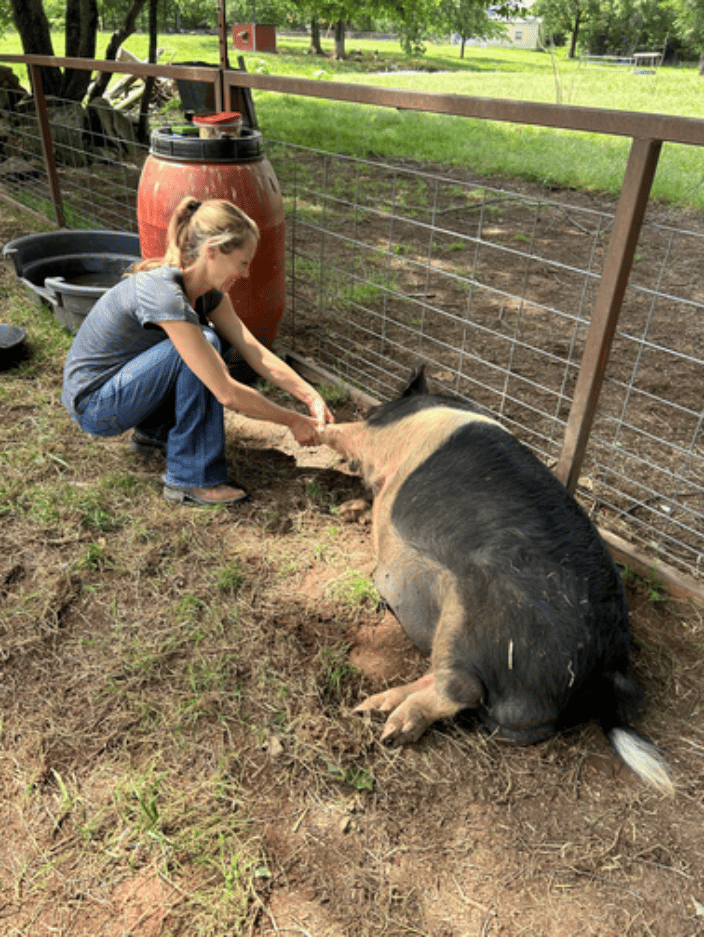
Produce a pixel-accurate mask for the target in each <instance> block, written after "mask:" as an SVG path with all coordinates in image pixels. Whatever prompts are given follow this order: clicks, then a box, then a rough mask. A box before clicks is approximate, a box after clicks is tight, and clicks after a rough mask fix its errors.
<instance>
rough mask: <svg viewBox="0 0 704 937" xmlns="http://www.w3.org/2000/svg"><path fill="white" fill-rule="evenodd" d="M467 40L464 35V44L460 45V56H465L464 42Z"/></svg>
mask: <svg viewBox="0 0 704 937" xmlns="http://www.w3.org/2000/svg"><path fill="white" fill-rule="evenodd" d="M466 41H467V40H466V39H465V38H464V36H462V45H461V46H460V58H461V59H463V58H464V44H465V42H466Z"/></svg>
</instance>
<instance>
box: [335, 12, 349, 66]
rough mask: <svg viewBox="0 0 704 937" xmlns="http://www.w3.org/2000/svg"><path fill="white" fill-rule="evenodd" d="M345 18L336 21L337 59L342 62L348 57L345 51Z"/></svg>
mask: <svg viewBox="0 0 704 937" xmlns="http://www.w3.org/2000/svg"><path fill="white" fill-rule="evenodd" d="M346 25H347V24H346V22H345V20H337V22H336V23H335V56H334V58H335V60H336V61H337V62H341V61H342V60H343V59H345V58H347V55H346V53H345V26H346Z"/></svg>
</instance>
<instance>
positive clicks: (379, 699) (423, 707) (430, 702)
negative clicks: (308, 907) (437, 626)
mask: <svg viewBox="0 0 704 937" xmlns="http://www.w3.org/2000/svg"><path fill="white" fill-rule="evenodd" d="M443 682H444V681H438V680H436V677H435V674H434V673H433V671H430V672H429V673H427V674H426V675H425V676H424V677H421V678H420V680H416V681H415V682H414V683H408V684H405V685H404V686H398V687H393V688H392V689H390V690H385V691H384V692H383V693H377V694H376V695H375V696H370V697H369V699H366V700H365V701H364V702H363V703H360V704H359V706H357V707H356V708H355V712H369V711H371V710H378V711H380V712H389V713H391V714H390V716H389V718H388V719H387V720H386V724H385V726H384V729H383V731H382V733H381V741H382V742H386V743H388V744H390V745H404V744H406V743H408V742H416V741H417V740H418V739H419V738H420V737H421V735H423V733H424V732H425V731H426V729H428V728H429V726H431V725H432V724H433V723H434V722H437V721H438V719H450V718H452V717H453V716H455V715H457V713H458V712H460V710H462V709H466V708H468V707H469V708H473V707H475V706H477V705H478V704H479V703H480V702H481V692H480V691H479V688H478V687H477V688H476V690H477V692H475V693H474V694H472V695H471V696H468V697H466V698H465V699H464V700H462V701H461V702H458V701H457V700H455V699H453V698H452V697H451V696H449V695H448V694H447V693H445V692H443V690H442V688H441V684H442V683H443Z"/></svg>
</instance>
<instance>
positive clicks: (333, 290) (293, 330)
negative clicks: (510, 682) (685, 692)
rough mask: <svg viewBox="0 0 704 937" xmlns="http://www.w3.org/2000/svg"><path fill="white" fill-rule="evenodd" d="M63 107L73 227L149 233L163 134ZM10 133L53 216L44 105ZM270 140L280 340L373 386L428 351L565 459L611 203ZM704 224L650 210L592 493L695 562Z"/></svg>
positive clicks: (33, 191) (586, 482)
mask: <svg viewBox="0 0 704 937" xmlns="http://www.w3.org/2000/svg"><path fill="white" fill-rule="evenodd" d="M52 110H53V111H54V113H53V114H50V126H51V134H52V141H53V143H54V148H55V155H56V161H57V171H58V178H59V184H60V189H61V198H62V203H63V208H64V213H65V217H66V224H67V226H68V227H70V228H95V227H97V228H104V229H111V230H126V231H136V230H137V216H136V204H137V190H138V186H139V177H140V173H141V167H142V164H143V162H144V159H145V158H146V155H147V153H148V148H147V147H146V146H143V145H140V144H138V143H136V142H135V141H134V139H133V138H131V139H130V138H129V135H128V136H124V135H122V136H121V135H118V134H112V133H108V132H106V131H105V129H104V128H103V129H100V130H99V129H96V125H93V124H91V123H90V121H88V122H87V123H85V124H84V125H81V126H77V125H76V124H75V122H73V121H72V120H71V118H70V117H69V113H70V108H69V107H68V106H59V105H58V104H56V105H54V107H53V108H52ZM100 126H101V127H102V126H103V125H100ZM0 144H1V147H2V149H1V153H0V193H2V194H4V195H6V196H7V197H9V198H11V199H12V200H14V201H16V202H20V203H21V204H23V205H25V206H27V207H28V208H29V209H31V210H33V211H36V212H38V213H40V214H42V215H44V216H46V217H47V218H48V219H49V222H50V221H51V219H52V216H53V213H52V193H51V189H50V186H49V183H48V179H47V174H46V169H45V168H44V164H43V160H42V151H41V140H40V136H39V132H38V130H37V122H36V115H34V114H32V113H29V114H18V113H17V112H16V111H15V110H3V111H0ZM265 150H266V155H267V158H268V159H269V160H270V162H271V164H272V166H273V168H274V171H275V173H276V176H277V178H278V182H279V185H280V187H281V192H282V196H283V200H284V206H285V212H286V228H287V233H286V237H287V255H286V256H287V311H286V315H285V317H284V320H283V322H282V324H281V327H280V331H279V338H280V341H281V343H282V344H283V345H285V346H286V347H288V348H290V349H291V350H294V351H296V352H298V353H299V354H301V355H304V356H305V357H307V358H310V359H311V360H313V361H314V362H316V363H317V364H318V365H320V366H321V367H323V368H324V369H326V370H327V371H329V372H331V373H332V374H334V375H336V376H337V377H339V379H340V380H341V381H345V382H347V383H351V384H353V385H355V386H357V387H359V388H360V389H362V390H363V391H365V392H366V393H367V394H369V395H371V396H372V397H375V398H377V399H386V398H388V397H391V396H393V395H394V394H395V393H396V392H397V390H398V388H399V387H400V386H401V384H402V383H403V381H404V380H405V378H406V377H407V376H408V374H409V371H410V368H411V367H412V366H413V365H414V364H415V363H416V362H417V361H418V360H419V359H422V360H424V361H426V362H427V365H428V373H429V377H430V380H431V387H432V389H434V390H438V391H443V392H450V393H453V394H457V395H460V396H462V397H465V398H467V399H469V400H471V401H472V402H474V403H475V404H478V405H480V406H482V407H484V408H486V409H487V410H490V411H491V412H492V413H493V414H494V415H496V416H497V417H499V418H500V419H501V420H502V421H503V422H504V423H505V425H506V426H507V427H508V428H509V429H511V430H512V431H513V432H514V433H515V434H516V435H517V436H519V438H521V439H522V440H523V441H524V442H525V443H526V444H527V445H529V446H530V447H531V448H532V449H533V450H534V451H535V452H536V453H538V454H539V455H540V457H541V458H543V459H544V460H545V461H546V462H547V463H548V464H553V463H554V462H555V461H556V460H557V457H558V455H559V452H560V449H561V446H562V441H563V437H564V432H565V425H566V420H567V415H568V413H569V409H570V406H571V403H572V398H573V391H574V386H575V382H576V378H577V374H578V371H579V367H580V362H581V358H582V353H583V350H584V343H585V339H586V335H587V329H588V326H589V321H590V315H591V310H592V306H593V303H594V297H595V294H596V290H597V287H598V283H599V277H600V273H601V269H602V264H603V259H604V252H605V249H606V247H607V244H608V236H609V233H610V230H611V227H612V224H613V220H614V211H615V206H614V205H613V204H611V203H610V202H609V201H607V200H600V199H598V198H597V197H593V196H590V195H583V194H580V193H575V192H551V191H547V190H541V189H539V188H538V187H535V186H529V185H527V184H526V185H521V186H520V187H519V186H514V185H513V184H512V185H510V186H509V185H506V186H503V185H497V184H495V183H493V182H491V181H488V180H480V179H477V178H473V177H472V176H471V173H470V172H463V171H460V170H457V169H454V170H452V171H449V170H448V171H439V170H438V169H437V168H436V167H423V166H418V165H415V164H413V163H411V162H408V163H404V164H401V165H391V164H388V163H385V162H382V161H379V160H373V159H368V160H364V159H353V158H350V157H346V156H343V155H340V154H335V153H330V152H326V151H323V150H312V149H309V148H304V147H299V146H295V145H291V144H284V143H281V142H278V141H276V140H273V139H269V140H267V141H265ZM20 233H21V232H18V234H20ZM703 239H704V224H703V223H702V219H700V218H698V217H693V216H685V215H677V214H675V213H674V212H673V213H669V214H668V213H667V212H665V211H663V210H662V209H659V208H657V207H656V206H651V208H650V209H649V212H648V215H647V218H646V224H645V226H644V228H643V231H642V234H641V237H640V241H639V245H638V250H637V254H636V263H635V266H634V269H633V271H632V275H631V278H630V282H629V286H628V288H627V292H626V297H625V301H624V304H623V309H622V313H621V317H620V321H619V328H618V331H617V334H616V338H615V341H614V346H613V351H612V355H611V358H610V362H609V366H608V370H607V375H606V381H605V384H604V388H603V391H602V395H601V398H600V405H599V410H598V413H597V417H596V420H595V423H594V427H593V432H592V436H591V439H590V445H589V448H588V451H587V459H586V462H585V464H584V466H583V469H582V476H581V478H580V485H579V488H578V492H577V494H578V497H579V499H580V500H581V501H582V502H583V503H584V504H585V506H586V507H587V508H588V510H590V512H591V513H592V514H593V516H594V517H595V519H596V520H597V522H598V523H599V524H600V525H601V526H602V527H604V528H606V529H611V530H612V531H614V532H615V533H617V534H618V535H619V536H621V537H623V538H624V539H625V540H627V541H629V542H631V543H633V544H635V545H637V546H638V547H640V548H642V549H643V551H644V552H646V553H647V554H648V555H649V556H652V557H653V561H654V563H657V562H658V561H660V562H666V563H668V564H670V565H672V566H674V567H676V568H678V569H680V570H682V571H684V572H686V573H688V574H690V575H694V576H699V575H700V573H701V572H702V570H701V564H702V552H703V549H704V548H703V547H702V536H703V534H704V436H703V430H702V423H703V421H704V404H703V400H702V387H703V386H704V350H703V347H702V332H703V326H704V319H703V314H704V272H702V265H701V261H700V258H701V256H702V248H703V247H704V244H703Z"/></svg>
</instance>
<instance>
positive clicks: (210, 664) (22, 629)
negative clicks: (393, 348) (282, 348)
mask: <svg viewBox="0 0 704 937" xmlns="http://www.w3.org/2000/svg"><path fill="white" fill-rule="evenodd" d="M16 224H17V222H16V221H15V222H14V226H13V229H12V230H9V229H8V227H7V224H4V225H3V226H2V229H1V230H0V235H1V236H2V240H3V241H5V240H9V239H11V237H14V236H18V235H19V234H21V233H26V231H22V230H17V228H16ZM0 277H1V278H2V279H0V304H1V309H2V315H1V316H0V319H2V320H3V321H19V320H21V321H22V322H23V323H25V325H26V328H27V331H28V336H29V337H28V354H27V358H26V360H25V361H24V362H23V363H21V364H20V366H19V367H17V368H13V369H12V370H9V371H6V372H3V373H2V374H1V375H0V392H1V394H2V397H1V400H2V409H1V410H0V439H1V440H2V455H0V464H1V465H2V472H1V473H0V477H1V478H2V482H1V489H2V490H1V494H0V515H1V527H0V545H1V546H0V831H1V832H0V934H2V935H7V937H10V935H13V937H14V935H31V937H43V935H49V934H55V933H61V934H63V935H66V937H98V935H105V937H113V935H114V937H117V935H124V934H125V933H130V934H132V935H134V937H151V935H155V934H173V935H176V934H183V935H186V934H187V935H196V934H197V935H199V937H201V935H219V937H224V935H234V934H252V935H258V937H265V935H266V937H273V935H282V934H286V935H312V937H340V935H349V937H365V935H370V937H371V935H374V937H378V935H382V934H383V935H386V937H402V935H403V937H407V935H409V934H413V935H423V937H467V935H477V937H487V935H492V937H497V935H502V937H519V935H535V937H565V935H573V934H580V935H600V937H612V935H616V934H623V935H629V937H636V935H639V937H640V935H642V937H646V935H647V937H652V935H657V937H695V935H697V934H701V933H702V932H704V847H703V846H702V833H701V831H702V820H703V819H704V810H703V806H704V805H703V803H702V797H703V792H704V718H703V715H702V690H701V688H702V677H703V670H704V655H703V647H704V621H703V619H702V613H701V610H699V609H697V608H696V607H694V606H692V605H690V604H687V603H682V602H674V601H672V600H669V599H667V598H666V597H665V596H664V595H663V594H662V592H661V591H660V590H659V589H658V586H657V583H655V582H651V583H643V582H641V581H633V582H631V583H629V595H630V601H631V610H632V617H633V629H634V663H633V667H634V673H635V676H636V677H637V679H638V681H639V682H640V684H641V686H642V687H643V690H644V694H645V707H644V710H643V712H642V714H641V718H640V719H639V721H638V726H639V728H641V729H642V730H644V731H646V732H648V733H649V734H650V735H652V737H653V738H654V739H655V740H656V741H657V742H658V743H659V744H660V745H661V746H662V748H663V749H664V751H665V753H666V756H667V759H668V761H669V763H670V764H671V766H672V768H673V772H674V774H675V777H676V780H677V783H678V793H677V796H676V798H675V799H674V800H673V801H669V800H666V799H663V798H661V797H660V796H659V795H656V794H654V793H652V792H651V791H649V790H647V789H645V788H643V787H642V786H641V785H640V784H639V783H638V782H637V781H635V780H634V779H633V778H632V777H631V776H630V775H629V774H628V772H626V771H625V770H624V769H622V768H621V766H620V765H619V763H618V761H617V760H616V759H615V757H614V756H613V755H612V753H611V751H610V749H609V748H608V746H607V744H606V742H605V740H604V738H603V736H602V735H601V733H600V731H599V730H598V729H597V728H596V727H594V726H592V725H587V726H583V727H581V728H578V729H576V730H574V731H572V732H570V733H568V734H564V735H560V736H558V737H555V738H553V739H550V740H548V741H546V742H544V743H542V744H540V745H537V746H534V747H532V748H529V749H519V748H514V747H511V746H507V745H505V744H501V743H498V742H497V741H495V740H493V739H491V738H489V737H487V735H486V734H485V733H484V732H483V731H482V730H481V729H479V728H477V727H476V726H475V725H473V724H472V721H471V719H460V720H457V721H456V722H453V723H451V724H441V725H438V726H436V727H434V728H433V729H432V730H431V731H430V732H428V734H427V735H426V736H425V737H424V738H423V739H421V740H420V742H419V743H418V744H416V745H414V746H412V747H410V748H407V749H403V750H398V749H391V750H389V749H385V748H384V747H383V746H380V745H379V743H378V736H379V731H380V726H379V724H377V723H376V722H375V721H373V720H370V719H362V718H359V717H358V716H356V715H354V714H353V713H352V708H353V707H354V705H355V704H356V703H357V702H358V701H359V699H360V698H361V697H362V696H363V695H365V694H367V693H369V692H372V691H374V690H376V689H379V688H380V687H381V686H383V684H384V682H385V681H387V680H395V679H399V678H400V679H411V678H414V677H416V676H419V675H420V674H421V673H422V672H423V670H424V664H423V661H422V660H421V658H420V656H419V655H418V654H417V652H416V651H415V650H414V649H413V648H412V646H411V645H410V644H409V643H408V641H407V640H406V639H405V637H404V636H403V634H402V633H401V632H400V629H399V628H398V626H397V625H396V624H395V622H394V620H393V619H392V618H391V616H389V615H388V613H385V612H384V610H383V609H380V608H377V607H376V606H375V605H374V603H373V600H371V599H370V597H369V595H368V593H367V592H365V590H364V588H363V587H364V581H363V577H364V576H367V577H368V576H369V575H370V574H371V571H372V569H373V565H374V557H373V554H372V547H371V540H370V527H369V525H368V524H366V523H364V519H362V521H361V522H354V523H344V522H343V521H342V520H341V518H340V515H339V512H338V508H339V505H341V504H342V503H343V502H345V501H348V500H350V499H355V498H361V497H364V494H365V493H364V491H363V490H362V488H361V485H360V482H359V480H358V479H357V478H356V477H354V476H352V475H350V474H349V473H347V472H346V470H345V469H344V467H343V466H340V465H338V464H337V463H336V461H335V457H334V456H333V455H332V454H331V453H330V452H328V451H327V450H324V449H318V450H301V449H299V448H297V447H296V446H295V444H294V443H293V442H292V440H291V439H290V437H289V436H288V435H287V434H286V433H285V432H283V431H282V430H280V429H278V428H276V427H264V426H261V425H259V424H256V423H253V422H251V421H246V420H240V419H237V418H234V417H228V425H229V456H230V461H231V464H232V469H233V474H234V475H235V476H236V477H237V478H238V479H239V480H241V482H242V483H243V484H245V485H246V487H247V488H248V489H249V490H250V492H251V493H252V496H253V497H252V501H251V502H250V503H249V504H247V505H244V506H240V507H238V508H234V509H232V510H219V509H218V510H215V511H210V510H204V511H202V510H199V509H187V508H180V507H178V508H177V507H174V506H172V505H170V504H168V503H166V502H165V501H164V500H163V499H162V497H161V484H160V476H161V471H162V465H161V463H160V461H159V459H158V458H157V457H150V458H146V459H145V458H140V457H136V456H133V455H131V454H130V453H129V451H128V446H127V437H120V438H116V439H112V440H91V439H89V438H87V437H85V436H83V435H81V434H80V433H79V432H78V430H77V429H76V428H75V427H74V426H73V425H72V424H71V421H70V420H69V419H68V417H67V415H66V414H65V413H64V411H63V410H62V408H61V406H60V403H59V388H60V380H61V367H62V363H63V354H64V350H65V348H66V337H65V335H63V333H62V332H61V330H60V329H59V328H58V326H54V325H53V324H52V322H51V317H50V316H49V314H48V313H47V312H46V311H42V310H35V309H30V307H28V305H27V303H26V299H25V298H24V294H23V293H22V291H21V289H20V288H19V287H18V286H17V284H16V283H15V282H14V275H13V274H12V273H11V271H10V270H9V268H4V269H3V270H2V271H0ZM337 415H338V418H339V419H345V418H350V417H352V416H354V415H355V414H354V411H353V410H352V408H346V409H344V410H343V409H342V408H340V409H339V411H338V414H337ZM360 575H361V576H362V579H360Z"/></svg>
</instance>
